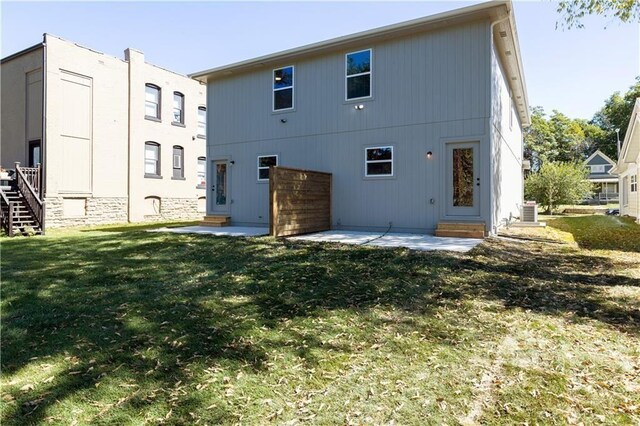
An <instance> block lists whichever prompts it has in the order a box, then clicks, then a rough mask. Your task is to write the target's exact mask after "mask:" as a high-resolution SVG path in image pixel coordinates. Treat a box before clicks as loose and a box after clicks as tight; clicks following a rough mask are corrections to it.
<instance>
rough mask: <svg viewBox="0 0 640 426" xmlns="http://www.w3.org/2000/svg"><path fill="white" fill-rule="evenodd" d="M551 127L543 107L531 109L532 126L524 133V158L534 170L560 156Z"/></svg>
mask: <svg viewBox="0 0 640 426" xmlns="http://www.w3.org/2000/svg"><path fill="white" fill-rule="evenodd" d="M555 147H556V140H555V136H554V134H553V129H552V128H551V125H550V124H549V122H548V121H547V119H546V118H545V113H544V110H543V109H542V107H539V106H538V107H533V108H532V109H531V125H530V126H529V127H528V128H526V129H525V131H524V158H525V159H527V160H529V161H530V162H531V169H532V170H539V169H540V166H542V164H543V163H545V162H547V161H553V159H555V158H556V156H557V155H558V153H557V150H556V148H555Z"/></svg>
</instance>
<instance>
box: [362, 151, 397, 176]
mask: <svg viewBox="0 0 640 426" xmlns="http://www.w3.org/2000/svg"><path fill="white" fill-rule="evenodd" d="M393 173H394V170H393V147H392V146H378V147H371V148H366V149H365V176H367V177H376V176H393Z"/></svg>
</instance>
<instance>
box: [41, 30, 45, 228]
mask: <svg viewBox="0 0 640 426" xmlns="http://www.w3.org/2000/svg"><path fill="white" fill-rule="evenodd" d="M41 140H42V141H41V142H40V149H41V151H42V152H41V154H40V156H41V158H40V161H41V165H40V168H41V169H40V173H41V176H40V179H41V182H40V199H41V200H42V210H43V211H42V223H41V224H40V226H41V230H42V233H43V234H44V233H45V226H46V223H47V204H46V194H47V33H44V34H43V35H42V136H41Z"/></svg>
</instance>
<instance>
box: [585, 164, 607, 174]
mask: <svg viewBox="0 0 640 426" xmlns="http://www.w3.org/2000/svg"><path fill="white" fill-rule="evenodd" d="M605 166H606V164H591V165H590V166H589V168H590V169H591V173H606V170H605ZM594 167H597V168H598V169H599V170H597V171H596V170H594Z"/></svg>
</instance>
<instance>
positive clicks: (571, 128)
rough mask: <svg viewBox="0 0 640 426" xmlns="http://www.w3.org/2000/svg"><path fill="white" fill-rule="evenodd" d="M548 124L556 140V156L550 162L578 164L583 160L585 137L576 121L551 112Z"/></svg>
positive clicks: (558, 112)
mask: <svg viewBox="0 0 640 426" xmlns="http://www.w3.org/2000/svg"><path fill="white" fill-rule="evenodd" d="M549 122H550V124H551V129H552V130H553V134H554V137H555V140H556V151H557V155H556V157H555V158H553V159H552V161H571V162H578V161H582V160H584V156H583V148H584V140H585V135H584V132H583V131H582V128H581V127H580V125H579V124H578V123H577V122H576V120H572V119H570V118H569V117H567V116H566V115H564V114H563V113H561V112H560V111H557V110H553V114H552V115H551V117H550V119H549Z"/></svg>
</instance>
